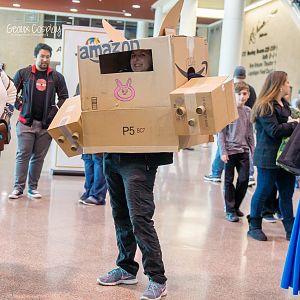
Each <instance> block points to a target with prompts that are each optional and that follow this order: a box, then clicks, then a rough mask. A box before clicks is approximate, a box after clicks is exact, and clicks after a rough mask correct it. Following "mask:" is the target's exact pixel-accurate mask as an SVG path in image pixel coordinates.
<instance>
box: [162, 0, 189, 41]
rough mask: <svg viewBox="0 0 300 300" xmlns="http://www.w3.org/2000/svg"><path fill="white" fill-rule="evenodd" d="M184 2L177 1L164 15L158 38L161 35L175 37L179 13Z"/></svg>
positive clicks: (182, 0)
mask: <svg viewBox="0 0 300 300" xmlns="http://www.w3.org/2000/svg"><path fill="white" fill-rule="evenodd" d="M183 2H184V0H179V1H178V2H177V3H176V4H175V5H174V6H173V7H172V8H171V9H170V11H169V12H168V14H167V15H166V17H165V19H164V21H163V23H162V25H161V27H160V30H159V36H162V35H176V26H177V24H178V22H179V19H180V12H181V9H182V6H183Z"/></svg>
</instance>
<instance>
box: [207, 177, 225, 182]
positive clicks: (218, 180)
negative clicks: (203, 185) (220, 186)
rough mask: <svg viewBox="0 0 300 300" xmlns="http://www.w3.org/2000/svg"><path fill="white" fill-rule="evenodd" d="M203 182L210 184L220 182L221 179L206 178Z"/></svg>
mask: <svg viewBox="0 0 300 300" xmlns="http://www.w3.org/2000/svg"><path fill="white" fill-rule="evenodd" d="M204 180H205V181H210V182H222V180H221V179H208V178H204Z"/></svg>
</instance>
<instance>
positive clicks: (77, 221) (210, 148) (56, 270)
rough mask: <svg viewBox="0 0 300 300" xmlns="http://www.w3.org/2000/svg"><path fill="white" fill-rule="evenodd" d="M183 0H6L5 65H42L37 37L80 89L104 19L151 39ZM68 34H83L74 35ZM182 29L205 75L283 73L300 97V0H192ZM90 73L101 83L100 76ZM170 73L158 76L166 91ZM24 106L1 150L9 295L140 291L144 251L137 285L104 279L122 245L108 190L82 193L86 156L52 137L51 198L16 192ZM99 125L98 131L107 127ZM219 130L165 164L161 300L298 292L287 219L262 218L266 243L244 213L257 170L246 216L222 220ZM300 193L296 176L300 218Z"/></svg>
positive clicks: (2, 266) (0, 32)
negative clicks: (100, 200)
mask: <svg viewBox="0 0 300 300" xmlns="http://www.w3.org/2000/svg"><path fill="white" fill-rule="evenodd" d="M176 3H177V0H158V1H154V0H54V1H47V0H40V1H34V0H0V64H1V66H2V67H3V69H4V70H5V72H6V74H7V75H9V76H10V77H12V78H13V77H14V75H15V73H16V72H17V70H19V69H21V68H24V67H27V66H29V65H31V64H34V56H33V51H34V48H35V46H36V45H37V44H38V43H45V44H47V45H49V46H51V47H52V51H53V52H52V56H51V63H50V66H51V67H52V68H53V69H56V70H57V71H59V72H60V73H62V74H63V75H64V77H65V80H66V84H67V87H68V91H69V95H70V97H71V96H73V95H75V94H76V87H77V86H78V83H79V75H78V66H77V46H84V45H88V43H89V42H91V39H87V36H90V37H92V36H93V37H95V36H99V43H102V42H103V41H104V42H106V43H107V42H109V40H110V38H108V37H107V36H106V33H105V31H104V29H103V25H102V20H106V21H107V22H108V23H109V24H110V25H111V26H112V27H114V28H115V29H117V30H119V32H120V33H121V34H122V35H123V36H124V37H125V39H127V40H142V39H148V38H153V37H157V36H158V35H159V33H160V27H161V25H162V23H163V20H164V18H165V17H166V15H167V14H168V12H169V11H170V10H171V9H172V7H173V6H174V5H175V4H176ZM68 31H69V32H73V33H74V32H75V33H76V35H75V34H74V35H71V34H69V36H68ZM175 31H176V35H179V36H197V37H203V38H204V39H205V41H206V43H207V49H208V52H207V62H208V63H207V66H206V70H205V72H206V73H205V76H230V78H233V74H234V69H235V67H236V66H243V67H244V68H245V70H246V79H245V81H246V82H247V83H248V84H250V85H251V86H253V87H254V89H255V91H256V94H257V96H258V95H259V93H260V90H261V89H262V86H263V82H264V81H265V79H266V77H267V75H268V74H269V73H270V72H272V71H274V70H282V71H285V72H286V73H287V74H288V79H289V82H290V86H291V87H290V95H289V101H292V100H293V99H295V98H297V97H298V98H300V76H299V62H300V51H299V49H300V4H299V2H298V1H291V0H257V1H255V0H223V1H222V0H184V2H183V7H182V10H181V16H180V20H179V22H178V24H177V26H176V28H175ZM81 34H82V36H81ZM102 37H103V40H102ZM95 39H96V38H95ZM97 39H98V38H97ZM97 41H98V40H96V44H97ZM92 42H95V40H93V41H92ZM70 45H71V46H70ZM74 45H75V46H74ZM72 47H73V48H72ZM72 51H73V52H72ZM152 55H154V54H153V53H152ZM164 64H166V63H165V62H164V61H163V60H162V65H164ZM196 71H197V70H196ZM87 77H88V78H87V80H89V81H91V82H93V83H94V84H95V85H97V78H96V77H93V76H91V77H89V76H87ZM80 80H81V79H80ZM166 81H167V78H162V79H161V80H160V86H159V87H157V88H158V90H159V89H162V88H163V86H164V85H165V84H166ZM164 82H165V83H164ZM66 101H67V100H66ZM18 115H19V112H18V111H17V110H15V111H14V113H13V115H12V118H11V141H10V143H9V144H7V145H5V146H4V150H3V151H1V152H0V153H1V156H0V236H1V243H0V253H1V255H0V299H3V300H15V299H24V300H25V299H26V300H38V299H41V300H44V299H45V300H46V299H47V300H48V299H53V300H54V299H55V300H75V299H80V300H97V299H99V300H117V299H118V300H119V299H121V300H134V299H140V296H141V293H142V292H143V291H144V290H145V289H146V287H147V285H148V278H147V276H145V274H143V265H142V254H141V252H140V249H139V248H138V249H137V252H136V256H135V259H136V261H137V262H138V263H139V265H140V268H139V272H138V274H137V279H138V283H137V284H136V285H118V286H103V285H99V284H98V283H97V281H96V280H97V278H98V277H99V276H100V275H102V274H105V273H106V272H107V271H109V270H111V269H113V268H114V267H115V265H116V258H117V255H118V248H117V243H116V233H115V227H114V220H113V218H112V209H111V205H110V197H109V193H108V192H107V194H106V199H105V201H106V204H105V205H84V204H83V203H81V202H80V201H79V200H80V197H81V195H82V193H83V192H84V184H85V176H84V164H83V160H82V159H81V156H80V155H79V153H78V155H76V156H72V157H68V156H67V155H66V154H65V153H64V151H63V150H62V149H61V148H60V146H59V145H58V143H57V142H56V141H55V140H52V143H51V146H50V149H49V151H48V153H47V156H46V158H45V161H44V164H43V168H42V172H41V177H40V180H39V185H38V191H39V192H40V193H41V195H42V197H41V198H34V197H29V196H28V195H27V183H26V188H25V190H24V195H23V197H20V198H18V199H10V198H9V195H10V193H11V192H12V191H13V189H14V180H15V172H16V169H15V167H16V151H17V136H16V123H17V121H18ZM116 121H117V120H116ZM96 125H97V123H95V125H94V127H93V130H94V132H95V133H97V130H100V129H99V128H97V126H96ZM101 130H102V131H103V130H107V131H108V132H109V130H110V128H109V127H108V126H107V127H104V128H102V129H101ZM216 134H217V132H215V133H214V135H213V137H214V139H212V138H210V140H209V141H205V142H203V143H201V144H198V145H195V146H192V147H186V148H185V149H181V150H180V151H174V154H173V163H172V164H169V165H164V166H160V167H159V168H158V172H157V175H156V180H155V185H154V199H155V214H154V217H153V219H154V226H155V229H156V231H157V234H158V237H159V241H160V245H161V250H162V255H163V261H164V266H165V270H166V277H167V279H168V280H167V289H168V294H167V295H166V296H165V297H162V299H171V300H217V299H218V300H219V299H221V300H229V299H230V300H237V299H239V300H264V299H266V300H267V299H274V300H287V299H294V298H295V299H297V296H295V295H293V292H292V289H291V288H290V289H283V288H282V287H281V280H282V276H283V270H284V265H285V262H286V258H287V252H288V248H289V241H288V240H287V239H286V232H285V230H284V227H283V224H282V222H281V220H279V219H274V221H272V222H268V221H267V220H264V219H263V221H262V226H263V230H264V232H265V234H266V235H267V237H268V240H267V241H265V242H262V241H257V240H254V239H252V238H250V237H249V236H247V232H248V229H249V227H248V221H247V218H246V216H247V215H248V214H249V213H250V202H251V198H252V196H253V194H254V192H255V190H256V186H257V183H258V182H257V178H256V176H257V170H256V168H255V171H254V179H255V180H254V183H253V184H252V185H251V186H249V187H248V189H247V192H246V196H245V198H244V200H243V202H242V204H241V208H240V209H241V211H242V212H243V213H244V216H243V217H240V218H239V220H238V222H229V221H228V220H227V219H226V218H225V212H224V172H223V174H222V177H221V180H219V181H209V180H205V178H204V177H205V176H207V175H208V174H210V173H211V167H212V162H213V161H214V158H215V154H216V150H217V135H216ZM211 137H212V136H211ZM149 152H151V151H149ZM298 179H299V178H298ZM299 199H300V189H299V182H298V186H297V182H296V184H295V189H294V194H293V208H294V214H295V215H296V212H297V207H298V200H299ZM298 255H299V253H298ZM298 270H299V269H298ZM296 276H298V278H299V274H298V275H296ZM147 299H148V298H147ZM157 299H158V298H157Z"/></svg>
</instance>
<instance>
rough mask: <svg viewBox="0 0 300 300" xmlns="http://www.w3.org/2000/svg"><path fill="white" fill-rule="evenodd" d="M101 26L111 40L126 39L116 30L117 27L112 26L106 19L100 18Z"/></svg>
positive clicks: (121, 40)
mask: <svg viewBox="0 0 300 300" xmlns="http://www.w3.org/2000/svg"><path fill="white" fill-rule="evenodd" d="M102 26H103V28H104V29H105V31H106V33H107V35H108V36H109V38H110V39H111V40H112V41H113V42H124V41H127V39H126V38H125V37H124V36H123V35H122V33H120V31H118V30H117V29H115V28H113V27H112V26H111V25H110V24H109V23H108V22H107V21H106V20H104V19H103V20H102Z"/></svg>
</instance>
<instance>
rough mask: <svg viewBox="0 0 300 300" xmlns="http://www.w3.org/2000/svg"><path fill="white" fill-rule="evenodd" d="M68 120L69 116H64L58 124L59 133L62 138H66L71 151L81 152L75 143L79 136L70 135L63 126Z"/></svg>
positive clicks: (75, 133) (74, 133) (76, 134)
mask: <svg viewBox="0 0 300 300" xmlns="http://www.w3.org/2000/svg"><path fill="white" fill-rule="evenodd" d="M69 119H70V116H65V117H63V118H62V119H61V121H60V122H59V131H60V132H61V133H62V135H63V137H64V138H66V140H67V141H68V142H69V144H70V145H71V150H72V151H74V152H75V151H79V152H82V148H81V146H80V145H79V144H78V142H77V140H78V139H79V134H78V133H77V132H73V133H72V132H71V131H70V130H69V129H68V128H67V127H66V126H64V125H66V124H67V122H68V121H69ZM75 137H76V138H75Z"/></svg>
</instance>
